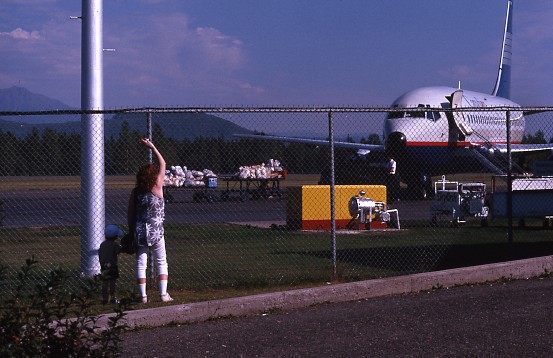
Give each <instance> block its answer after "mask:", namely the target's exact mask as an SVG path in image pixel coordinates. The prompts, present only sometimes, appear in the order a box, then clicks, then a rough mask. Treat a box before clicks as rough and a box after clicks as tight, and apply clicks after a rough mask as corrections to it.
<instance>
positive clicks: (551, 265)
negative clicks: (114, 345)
mask: <svg viewBox="0 0 553 358" xmlns="http://www.w3.org/2000/svg"><path fill="white" fill-rule="evenodd" d="M547 272H553V256H544V257H538V258H532V259H525V260H517V261H508V262H502V263H496V264H488V265H482V266H472V267H463V268H457V269H451V270H444V271H436V272H427V273H420V274H414V275H407V276H400V277H392V278H385V279H375V280H367V281H359V282H351V283H344V284H337V285H328V286H323V287H315V288H306V289H299V290H292V291H283V292H274V293H266V294H260V295H255V296H246V297H237V298H228V299H223V300H215V301H206V302H199V303H190V304H183V305H172V306H166V307H158V308H149V309H143V310H136V311H129V312H126V313H127V315H126V317H125V318H126V319H125V323H126V324H127V325H128V326H129V328H131V329H135V328H151V327H160V326H165V325H169V324H186V323H194V322H202V321H207V320H210V319H215V318H220V317H238V316H248V315H254V314H261V313H264V312H269V311H274V310H291V309H297V308H302V307H308V306H312V305H316V304H321V303H334V302H345V301H355V300H362V299H366V298H370V297H377V296H386V295H396V294H404V293H410V292H419V291H425V290H430V289H433V288H446V287H451V286H456V285H466V284H476V283H483V282H487V281H495V280H498V279H501V278H507V279H525V278H529V277H536V276H540V275H542V274H544V273H547ZM110 316H112V315H105V316H102V317H100V318H99V320H98V322H97V324H98V325H99V326H100V327H107V322H108V318H109V317H110Z"/></svg>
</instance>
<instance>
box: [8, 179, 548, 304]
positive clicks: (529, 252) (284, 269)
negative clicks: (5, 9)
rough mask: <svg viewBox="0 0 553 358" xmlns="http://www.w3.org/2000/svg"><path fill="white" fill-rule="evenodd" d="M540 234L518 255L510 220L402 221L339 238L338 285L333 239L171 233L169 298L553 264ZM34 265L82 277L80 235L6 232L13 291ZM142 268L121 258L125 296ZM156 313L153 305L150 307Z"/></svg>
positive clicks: (117, 182) (26, 182)
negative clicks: (545, 260)
mask: <svg viewBox="0 0 553 358" xmlns="http://www.w3.org/2000/svg"><path fill="white" fill-rule="evenodd" d="M318 179H319V176H318V175H289V176H288V178H287V179H286V180H284V181H283V182H282V183H281V185H282V187H291V186H300V185H307V184H316V183H317V181H318ZM448 179H449V180H459V181H462V182H467V181H484V182H486V183H487V184H488V185H490V184H491V182H490V177H489V175H484V174H470V175H469V174H466V175H458V176H452V177H451V178H449V177H448ZM1 182H2V186H1V188H2V189H0V191H1V190H39V189H40V190H78V189H80V179H79V178H78V177H48V178H41V177H36V178H35V177H25V178H7V177H3V178H2V179H1ZM133 185H134V178H133V177H132V176H108V177H106V187H107V188H110V189H124V190H127V189H130V188H132V187H133ZM541 224H542V223H541V221H540V220H535V221H528V222H527V227H526V228H525V229H522V228H515V230H514V240H513V244H512V245H508V244H507V226H506V223H505V221H504V220H494V221H493V222H492V223H491V226H490V227H486V228H481V227H480V226H479V225H478V222H474V223H470V222H469V223H468V224H467V225H465V226H462V227H460V228H452V227H451V225H448V224H440V225H434V226H431V225H430V224H429V222H428V221H425V222H413V221H412V222H409V221H403V220H402V230H401V231H393V230H392V231H358V232H355V233H351V232H341V231H339V232H338V233H337V240H336V244H337V252H336V275H334V266H333V260H332V255H331V251H330V247H331V238H330V234H329V233H328V232H301V231H287V230H278V229H261V228H255V227H248V226H238V225H230V224H209V225H207V224H203V225H202V224H179V225H168V226H167V227H166V237H167V250H168V256H169V270H170V292H171V294H172V295H173V296H174V297H175V298H176V302H180V303H183V302H196V301H205V300H210V299H219V298H225V297H234V296H241V295H250V294H255V293H261V292H269V291H279V290H285V289H293V288H300V287H309V286H319V285H323V284H326V283H328V282H349V281H356V280H363V279H374V278H381V277H390V276H398V275H404V274H410V273H416V272H427V271H432V270H442V269H448V268H453V267H462V266H470V265H479V264H485V263H490V262H501V261H506V260H511V259H521V258H527V257H537V256H544V255H551V254H553V237H552V235H551V230H547V229H544V228H543V227H542V226H541ZM31 256H34V257H35V258H36V259H37V260H38V261H39V264H38V267H37V268H38V270H39V272H41V273H42V274H46V273H47V272H48V271H49V270H51V269H52V268H54V267H61V268H64V269H66V270H68V271H70V272H74V273H75V277H78V273H79V271H80V268H79V267H80V228H79V227H73V226H63V227H44V228H6V227H0V263H1V264H2V265H5V266H7V267H8V268H9V271H8V274H9V275H8V281H7V282H4V283H5V284H6V285H7V287H9V286H13V283H14V282H13V281H11V282H10V280H16V279H17V278H16V276H15V272H16V270H17V268H19V267H21V266H22V265H23V263H24V262H25V259H27V258H29V257H31ZM134 266H135V259H134V256H131V255H124V254H123V255H121V256H120V270H121V279H120V280H119V286H120V288H121V289H127V290H133V289H134V288H135V283H134V281H135V280H134V277H135V267H134ZM0 290H1V287H0ZM149 292H150V294H152V295H155V294H156V287H155V286H154V285H152V284H150V285H149ZM154 297H155V296H154ZM156 304H158V303H156V300H155V299H154V300H152V302H151V303H150V304H149V305H150V306H155V305H156Z"/></svg>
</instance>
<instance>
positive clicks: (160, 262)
mask: <svg viewBox="0 0 553 358" xmlns="http://www.w3.org/2000/svg"><path fill="white" fill-rule="evenodd" d="M148 249H150V250H151V251H152V260H154V263H155V265H156V268H157V274H158V276H159V275H168V274H169V271H168V269H167V254H166V252H165V238H164V237H162V238H161V240H159V241H158V242H157V244H154V245H152V246H139V247H138V251H137V252H136V278H146V270H147V269H148Z"/></svg>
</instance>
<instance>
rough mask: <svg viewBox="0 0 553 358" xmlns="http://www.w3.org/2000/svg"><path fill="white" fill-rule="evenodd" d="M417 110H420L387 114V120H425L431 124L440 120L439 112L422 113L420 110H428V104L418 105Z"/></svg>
mask: <svg viewBox="0 0 553 358" xmlns="http://www.w3.org/2000/svg"><path fill="white" fill-rule="evenodd" d="M417 108H421V109H419V110H416V111H407V112H401V111H397V112H388V117H387V118H388V119H397V118H426V119H428V120H431V121H433V122H435V121H437V120H439V119H440V118H441V116H440V112H438V111H424V110H422V108H430V105H429V104H426V105H425V104H419V105H418V106H417Z"/></svg>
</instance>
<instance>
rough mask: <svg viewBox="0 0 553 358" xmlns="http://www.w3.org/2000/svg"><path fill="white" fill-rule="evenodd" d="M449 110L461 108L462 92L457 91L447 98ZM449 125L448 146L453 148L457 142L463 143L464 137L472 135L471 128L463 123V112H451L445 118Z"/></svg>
mask: <svg viewBox="0 0 553 358" xmlns="http://www.w3.org/2000/svg"><path fill="white" fill-rule="evenodd" d="M447 99H448V100H449V102H450V103H451V108H453V109H455V108H461V107H462V106H463V90H461V89H459V90H457V91H455V92H453V93H452V94H451V96H448V97H447ZM447 120H448V123H449V145H450V146H455V144H456V143H457V142H458V141H464V140H465V137H466V136H468V135H471V134H472V128H470V126H469V125H468V124H466V123H465V120H464V113H463V112H453V113H450V114H449V115H448V116H447Z"/></svg>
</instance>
